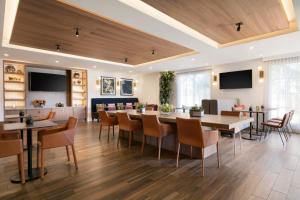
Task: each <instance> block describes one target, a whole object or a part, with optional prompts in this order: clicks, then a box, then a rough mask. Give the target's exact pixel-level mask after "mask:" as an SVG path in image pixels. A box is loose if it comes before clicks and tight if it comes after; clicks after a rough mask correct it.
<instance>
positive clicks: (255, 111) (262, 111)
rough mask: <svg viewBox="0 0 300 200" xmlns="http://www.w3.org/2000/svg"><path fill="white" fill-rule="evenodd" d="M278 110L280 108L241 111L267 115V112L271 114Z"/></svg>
mask: <svg viewBox="0 0 300 200" xmlns="http://www.w3.org/2000/svg"><path fill="white" fill-rule="evenodd" d="M277 109H278V108H264V109H260V110H252V111H249V110H240V112H249V113H250V112H252V113H267V112H271V111H274V110H277Z"/></svg>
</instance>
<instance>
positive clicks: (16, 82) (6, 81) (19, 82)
mask: <svg viewBox="0 0 300 200" xmlns="http://www.w3.org/2000/svg"><path fill="white" fill-rule="evenodd" d="M4 82H5V83H22V84H24V83H25V82H24V81H4Z"/></svg>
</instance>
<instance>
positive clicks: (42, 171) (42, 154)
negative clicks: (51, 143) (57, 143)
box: [40, 147, 44, 178]
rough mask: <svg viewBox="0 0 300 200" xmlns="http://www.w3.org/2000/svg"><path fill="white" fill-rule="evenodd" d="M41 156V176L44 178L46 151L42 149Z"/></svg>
mask: <svg viewBox="0 0 300 200" xmlns="http://www.w3.org/2000/svg"><path fill="white" fill-rule="evenodd" d="M40 154H41V155H40V156H41V169H40V173H41V174H40V176H41V178H44V149H43V148H42V147H40Z"/></svg>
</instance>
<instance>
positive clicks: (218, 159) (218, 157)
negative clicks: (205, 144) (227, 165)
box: [216, 142, 220, 168]
mask: <svg viewBox="0 0 300 200" xmlns="http://www.w3.org/2000/svg"><path fill="white" fill-rule="evenodd" d="M216 146H217V161H218V168H219V167H220V154H219V142H217V144H216Z"/></svg>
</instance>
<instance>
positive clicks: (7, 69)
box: [5, 65, 16, 73]
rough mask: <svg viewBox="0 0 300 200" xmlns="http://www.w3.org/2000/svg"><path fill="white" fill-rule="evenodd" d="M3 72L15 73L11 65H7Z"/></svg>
mask: <svg viewBox="0 0 300 200" xmlns="http://www.w3.org/2000/svg"><path fill="white" fill-rule="evenodd" d="M5 71H6V72H8V73H15V72H16V68H15V67H14V66H13V65H7V66H6V67H5Z"/></svg>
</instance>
